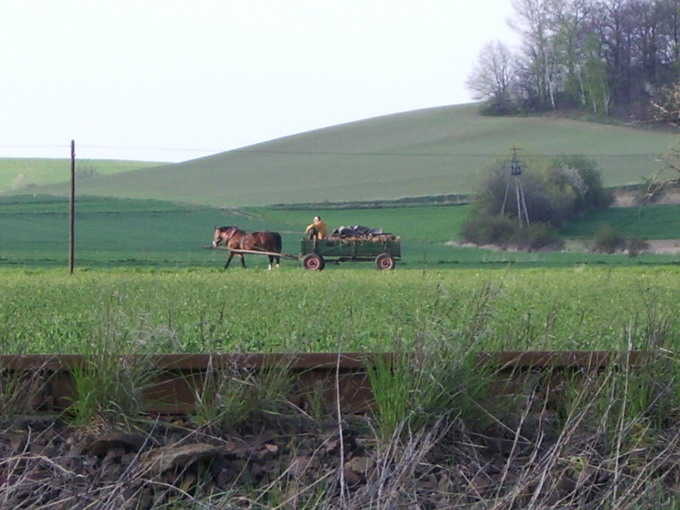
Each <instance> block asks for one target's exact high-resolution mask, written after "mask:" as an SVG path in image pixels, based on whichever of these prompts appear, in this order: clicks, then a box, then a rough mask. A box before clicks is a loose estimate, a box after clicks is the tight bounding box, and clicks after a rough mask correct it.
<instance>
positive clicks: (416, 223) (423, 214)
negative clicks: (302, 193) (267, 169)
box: [0, 196, 680, 271]
mask: <svg viewBox="0 0 680 510" xmlns="http://www.w3.org/2000/svg"><path fill="white" fill-rule="evenodd" d="M76 212H77V221H76V265H77V266H79V267H120V266H126V267H136V266H140V267H169V268H187V267H222V266H223V264H224V260H225V259H226V253H225V252H224V251H222V250H204V249H202V247H203V246H205V245H208V244H209V243H210V241H211V240H212V231H213V228H214V227H215V226H222V225H238V226H239V227H241V228H243V229H245V230H260V229H268V230H275V231H278V232H280V233H281V234H282V237H283V252H284V253H288V254H292V255H299V254H300V253H299V246H300V239H301V237H302V235H303V232H304V228H305V226H306V225H308V224H309V223H310V222H311V219H312V218H311V216H312V215H313V214H320V215H321V216H322V217H323V218H324V220H326V222H327V223H328V225H329V227H330V228H331V229H334V228H337V227H339V226H341V225H346V226H347V225H357V224H360V225H365V226H369V227H375V228H382V229H383V230H384V231H385V232H391V233H394V234H396V235H399V236H400V237H401V239H402V260H401V261H400V262H399V263H398V267H405V268H423V267H492V268H495V267H504V266H507V265H519V266H521V267H529V266H539V267H571V266H574V265H578V264H595V265H603V264H604V265H612V266H620V265H628V266H631V265H632V266H636V265H649V264H678V263H680V256H678V255H654V254H643V255H641V256H639V257H637V258H634V259H632V258H629V257H627V256H625V255H603V254H590V253H583V252H577V251H574V252H570V251H565V252H553V253H548V252H546V253H542V252H541V253H518V252H508V251H491V250H483V249H478V248H468V247H460V246H453V245H450V244H449V242H450V241H453V240H456V239H457V237H458V232H459V230H460V225H461V223H462V222H463V221H464V219H465V218H466V215H467V206H441V207H408V208H393V209H389V208H386V209H358V210H351V211H344V210H323V209H320V210H317V211H315V212H311V211H290V210H279V209H271V208H246V209H226V210H223V209H216V208H211V207H205V206H189V205H181V204H174V203H171V202H164V201H156V200H132V199H125V200H119V199H114V198H94V197H81V198H79V200H78V202H77V205H76ZM626 214H632V216H631V217H628V216H626ZM640 214H642V216H640ZM636 215H637V216H636ZM647 215H653V216H650V217H648V216H647ZM622 218H624V219H625V221H624V220H623V219H622ZM654 218H665V222H663V223H662V222H661V221H657V220H654V221H651V220H652V219H654ZM608 222H611V223H613V224H614V226H616V227H617V228H619V229H620V231H621V232H622V233H623V234H624V235H632V234H635V235H642V236H643V237H647V238H649V239H664V238H675V237H676V236H677V232H678V230H677V228H676V227H677V226H678V225H679V224H680V207H678V206H650V207H649V209H644V210H642V212H640V210H638V209H625V210H624V209H620V210H619V209H616V210H611V211H605V212H601V213H598V214H597V215H593V216H592V217H590V218H588V219H587V220H586V223H589V224H590V227H588V228H581V229H580V230H579V228H578V225H574V226H573V227H570V228H571V229H572V230H571V231H570V232H568V235H569V236H570V237H573V238H576V239H583V238H584V237H588V233H589V232H590V235H592V233H593V232H594V230H593V229H595V228H596V227H597V226H598V225H600V224H602V223H608ZM0 225H1V226H2V229H1V230H0V267H2V266H5V267H34V268H35V267H55V266H65V265H66V263H67V256H68V201H67V200H66V199H64V198H59V197H52V196H35V197H33V196H18V197H8V198H0ZM248 264H249V265H250V266H252V267H255V268H257V267H266V264H267V261H266V258H265V257H256V256H251V257H249V258H248ZM284 265H285V266H287V267H288V266H290V267H291V268H297V267H298V266H299V263H298V262H296V261H284ZM351 266H352V267H353V268H356V269H371V268H373V265H372V264H368V263H366V264H352V265H351ZM234 269H235V270H238V269H237V268H234ZM334 269H335V267H334V266H332V265H329V266H327V269H326V271H329V270H334Z"/></svg>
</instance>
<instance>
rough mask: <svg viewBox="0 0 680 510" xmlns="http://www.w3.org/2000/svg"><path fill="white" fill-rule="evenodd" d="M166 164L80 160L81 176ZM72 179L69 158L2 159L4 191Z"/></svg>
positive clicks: (22, 190)
mask: <svg viewBox="0 0 680 510" xmlns="http://www.w3.org/2000/svg"><path fill="white" fill-rule="evenodd" d="M161 164H163V163H151V162H148V161H118V160H77V163H76V172H77V174H78V177H77V178H78V179H79V180H80V179H82V180H84V181H86V180H87V179H91V178H94V177H97V176H103V175H109V174H116V173H122V172H129V171H130V170H137V169H140V168H151V167H154V166H158V165H161ZM70 178H71V161H70V160H69V159H39V158H2V159H0V193H3V192H5V193H6V192H17V193H26V192H31V190H33V189H34V188H36V187H37V186H43V185H46V184H55V183H64V182H68V181H69V179H70Z"/></svg>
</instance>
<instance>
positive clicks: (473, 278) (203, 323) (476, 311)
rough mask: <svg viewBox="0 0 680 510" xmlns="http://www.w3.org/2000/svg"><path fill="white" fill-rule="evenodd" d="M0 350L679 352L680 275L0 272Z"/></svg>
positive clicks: (592, 271)
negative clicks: (448, 347)
mask: <svg viewBox="0 0 680 510" xmlns="http://www.w3.org/2000/svg"><path fill="white" fill-rule="evenodd" d="M0 287H1V288H2V289H3V292H2V293H1V294H0V316H1V317H2V318H1V319H0V337H2V339H3V342H2V350H3V352H4V353H45V352H46V353H57V352H61V353H87V352H89V350H91V349H95V348H97V349H99V348H106V349H108V350H112V351H115V352H131V351H134V352H152V353H161V352H233V351H248V352H261V351H263V352H269V351H301V352H321V351H358V352H366V351H375V350H378V351H380V350H391V349H400V348H401V349H408V350H410V349H413V348H416V347H417V346H420V347H421V348H434V347H436V346H441V343H442V342H444V343H450V344H452V345H454V346H455V345H460V346H461V349H463V347H464V346H467V345H469V344H470V343H474V344H475V346H476V347H477V348H479V349H481V350H515V349H620V348H628V347H632V348H638V347H641V346H643V345H645V343H646V342H648V341H650V338H649V337H650V335H656V337H655V338H656V341H657V342H659V343H664V345H665V346H666V347H668V348H672V349H676V348H680V345H678V344H677V342H678V338H680V336H678V332H679V331H678V320H679V319H678V316H677V313H676V308H677V303H678V301H679V300H680V269H678V268H653V269H652V268H646V269H644V270H642V269H632V268H628V269H611V268H586V267H576V268H569V269H539V270H533V269H527V270H519V269H518V270H511V271H508V270H495V271H481V270H478V269H467V270H437V269H416V270H404V269H402V270H401V271H389V272H378V271H371V272H367V271H353V270H349V269H338V270H335V271H329V272H312V271H305V270H302V269H294V270H293V269H291V270H286V269H285V268H284V269H282V270H279V271H266V270H253V271H234V272H232V273H230V274H228V275H227V274H225V273H223V272H222V271H220V270H217V269H207V270H206V269H193V270H155V271H149V270H146V271H144V270H137V271H135V270H124V271H115V270H114V271H85V272H80V273H77V274H75V275H71V276H69V275H68V274H67V273H66V271H64V270H32V271H25V270H2V271H0Z"/></svg>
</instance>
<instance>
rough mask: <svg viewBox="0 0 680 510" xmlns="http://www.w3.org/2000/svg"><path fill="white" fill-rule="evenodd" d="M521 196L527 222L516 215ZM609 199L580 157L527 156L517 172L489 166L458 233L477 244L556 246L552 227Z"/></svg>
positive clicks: (555, 228) (594, 172)
mask: <svg viewBox="0 0 680 510" xmlns="http://www.w3.org/2000/svg"><path fill="white" fill-rule="evenodd" d="M518 186H521V190H522V193H521V194H520V193H518V192H517V191H518ZM522 196H523V198H524V204H525V205H526V211H527V215H528V219H529V222H528V224H526V222H524V221H523V220H522V218H521V214H520V211H521V210H522V208H521V207H520V206H519V204H518V200H521V197H522ZM612 200H613V197H612V194H611V192H610V191H608V190H606V189H605V188H604V186H603V184H602V179H601V176H600V172H599V171H598V170H597V166H596V164H595V163H594V162H593V161H592V160H590V159H587V158H584V157H581V156H565V157H558V158H554V159H550V160H548V159H544V158H533V159H532V160H531V163H530V164H528V165H525V166H524V168H523V171H522V173H521V174H520V175H513V174H512V173H511V172H510V171H509V169H508V168H507V166H506V165H500V164H499V165H494V166H493V167H492V168H491V169H490V170H489V172H488V173H487V174H486V175H485V177H484V178H483V180H482V182H481V183H480V185H479V189H478V191H477V193H476V200H475V201H474V204H473V207H472V208H471V212H470V216H469V217H468V219H467V220H466V222H465V223H464V224H463V228H462V231H461V236H462V237H463V239H464V240H465V241H467V242H471V243H474V244H478V245H484V244H495V245H499V246H501V247H504V248H505V247H510V246H512V247H516V248H519V249H525V250H529V251H532V250H539V249H543V248H556V247H559V246H560V245H561V240H560V238H559V235H558V230H559V229H560V228H561V227H562V226H563V225H565V223H567V222H568V221H571V220H574V219H576V218H579V217H581V216H583V215H584V214H586V213H587V212H589V211H593V210H598V209H604V208H607V207H608V206H609V205H610V204H611V202H612Z"/></svg>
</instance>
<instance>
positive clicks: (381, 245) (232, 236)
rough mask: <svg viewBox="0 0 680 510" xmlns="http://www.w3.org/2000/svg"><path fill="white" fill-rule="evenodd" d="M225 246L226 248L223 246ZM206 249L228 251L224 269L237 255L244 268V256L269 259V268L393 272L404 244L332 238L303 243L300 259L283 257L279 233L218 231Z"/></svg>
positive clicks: (370, 237) (365, 237)
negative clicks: (362, 265) (354, 266)
mask: <svg viewBox="0 0 680 510" xmlns="http://www.w3.org/2000/svg"><path fill="white" fill-rule="evenodd" d="M222 242H224V246H220V243H222ZM204 248H209V249H211V248H220V249H223V250H227V251H228V252H229V256H228V257H227V261H226V264H225V265H224V269H227V267H229V262H230V261H231V259H232V257H233V256H234V255H238V256H239V258H240V259H241V264H242V266H243V267H244V268H245V267H246V263H245V259H244V257H243V256H244V255H245V254H249V255H267V256H268V257H269V268H270V269H271V267H272V265H274V264H276V265H278V264H279V260H280V259H282V258H284V259H293V260H299V261H301V262H302V266H303V267H304V268H305V269H310V270H314V271H321V270H322V269H323V268H324V267H325V266H326V262H335V263H340V262H361V261H369V262H370V261H373V262H375V266H376V267H377V268H378V269H380V270H384V269H394V267H395V266H396V261H397V260H400V259H401V240H400V239H399V237H397V236H394V235H392V234H382V233H379V234H375V233H366V234H362V235H351V236H346V235H333V236H331V237H329V238H325V239H302V241H301V242H300V255H289V254H285V253H281V236H280V235H279V234H278V233H277V232H268V231H258V232H250V233H248V232H245V231H243V230H240V229H239V228H238V227H233V226H230V227H215V232H214V235H213V242H212V244H211V245H210V246H204Z"/></svg>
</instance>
